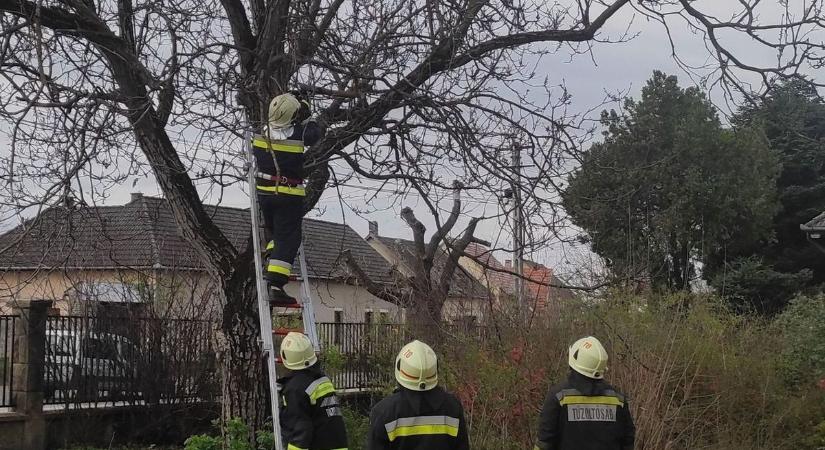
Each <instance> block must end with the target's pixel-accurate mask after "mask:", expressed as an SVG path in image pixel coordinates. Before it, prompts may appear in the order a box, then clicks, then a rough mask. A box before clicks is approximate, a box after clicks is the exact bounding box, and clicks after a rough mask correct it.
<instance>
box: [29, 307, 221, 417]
mask: <svg viewBox="0 0 825 450" xmlns="http://www.w3.org/2000/svg"><path fill="white" fill-rule="evenodd" d="M211 337H212V324H211V323H210V322H205V321H196V320H182V319H156V318H109V317H106V318H103V317H82V316H55V317H49V318H48V319H47V322H46V367H45V370H44V388H45V392H44V403H46V404H62V403H86V402H94V403H98V402H101V401H104V402H125V403H149V404H153V403H172V402H186V401H202V400H213V399H215V398H216V392H217V385H216V383H215V380H216V379H217V377H215V356H214V350H213V349H212V345H211V342H212V339H211Z"/></svg>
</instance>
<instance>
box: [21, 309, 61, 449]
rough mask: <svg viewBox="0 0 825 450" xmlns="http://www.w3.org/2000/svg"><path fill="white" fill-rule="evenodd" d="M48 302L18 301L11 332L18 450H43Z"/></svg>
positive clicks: (44, 445) (44, 446) (44, 443)
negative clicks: (20, 432)
mask: <svg viewBox="0 0 825 450" xmlns="http://www.w3.org/2000/svg"><path fill="white" fill-rule="evenodd" d="M51 305H52V302H51V301H50V300H31V301H18V302H17V305H16V306H15V314H17V315H19V316H20V318H19V321H18V322H17V324H16V326H15V330H14V345H15V352H14V363H13V365H12V370H14V381H13V383H12V388H11V389H12V392H11V394H12V398H13V399H14V408H15V411H17V412H19V413H21V414H25V415H26V425H25V436H24V437H23V440H22V443H23V448H21V450H44V449H45V448H46V420H45V418H44V417H43V372H44V368H45V365H46V317H47V316H48V312H49V308H50V307H51Z"/></svg>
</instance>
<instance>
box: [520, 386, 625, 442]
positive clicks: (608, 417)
mask: <svg viewBox="0 0 825 450" xmlns="http://www.w3.org/2000/svg"><path fill="white" fill-rule="evenodd" d="M635 434H636V429H635V427H634V425H633V418H632V417H631V415H630V409H629V407H628V405H627V400H626V399H625V397H624V396H623V395H622V394H620V393H619V392H617V391H616V390H615V389H613V387H611V386H610V385H609V384H607V383H605V382H604V381H602V380H594V379H590V378H587V377H585V376H584V375H581V374H579V373H577V372H573V371H571V373H570V376H569V378H568V379H567V381H566V382H564V383H562V384H560V385H557V386H554V387H553V388H552V389H551V390H550V393H549V394H548V395H547V399H546V400H545V402H544V407H543V408H542V410H541V417H540V419H539V430H538V442H537V443H536V447H535V448H537V449H539V450H632V449H633V443H634V440H635Z"/></svg>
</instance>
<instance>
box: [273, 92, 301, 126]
mask: <svg viewBox="0 0 825 450" xmlns="http://www.w3.org/2000/svg"><path fill="white" fill-rule="evenodd" d="M300 109H301V102H300V101H299V100H298V98H297V97H295V95H293V94H290V93H287V94H281V95H279V96H277V97H275V98H273V99H272V101H271V102H269V127H270V128H272V129H281V128H286V127H288V126H291V125H292V124H293V122H294V121H295V118H296V116H297V115H298V110H300Z"/></svg>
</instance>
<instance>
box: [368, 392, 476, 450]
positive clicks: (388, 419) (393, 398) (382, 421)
mask: <svg viewBox="0 0 825 450" xmlns="http://www.w3.org/2000/svg"><path fill="white" fill-rule="evenodd" d="M469 448H470V445H469V438H468V436H467V424H466V422H465V421H464V409H463V408H462V406H461V403H460V402H459V401H458V399H457V398H455V397H454V396H453V395H451V394H449V393H447V392H445V391H444V390H443V389H441V388H440V387H436V388H434V389H432V390H429V391H425V392H413V391H410V390H407V389H404V388H399V390H398V391H396V392H395V393H394V394H392V395H390V396H389V397H387V398H385V399H383V400H381V401H380V402H379V403H378V404H377V405H375V407H374V408H373V409H372V413H371V414H370V430H369V434H368V436H367V450H468V449H469Z"/></svg>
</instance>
